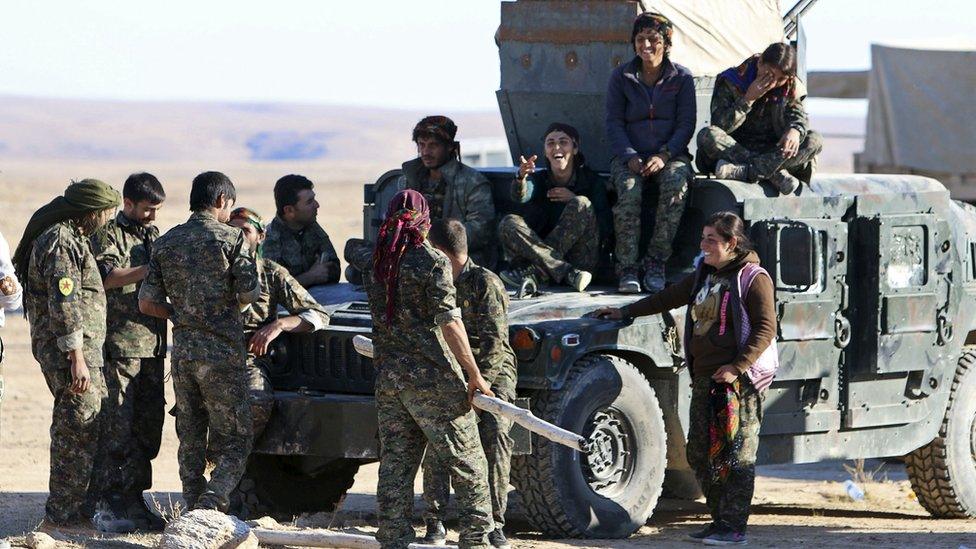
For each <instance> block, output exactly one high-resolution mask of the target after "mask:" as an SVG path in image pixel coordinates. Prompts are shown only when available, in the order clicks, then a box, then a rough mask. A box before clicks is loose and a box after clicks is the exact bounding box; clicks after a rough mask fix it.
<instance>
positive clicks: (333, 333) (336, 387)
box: [271, 328, 375, 394]
mask: <svg viewBox="0 0 976 549" xmlns="http://www.w3.org/2000/svg"><path fill="white" fill-rule="evenodd" d="M368 333H369V332H365V331H360V330H355V329H352V330H341V329H340V330H336V329H331V328H330V329H326V330H322V331H319V332H314V333H311V334H288V337H287V340H286V342H285V347H284V355H285V356H284V357H280V356H279V357H276V359H275V366H274V368H273V369H272V372H271V383H272V385H273V386H274V387H275V388H276V389H288V390H298V389H306V390H309V391H322V392H329V393H348V394H372V393H373V382H374V379H375V373H374V372H373V361H372V360H370V359H368V358H366V357H364V356H362V355H360V354H359V353H357V352H356V349H355V348H354V347H353V344H352V338H353V337H354V336H356V335H358V334H368Z"/></svg>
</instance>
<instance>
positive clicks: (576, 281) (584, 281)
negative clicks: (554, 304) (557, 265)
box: [566, 269, 593, 292]
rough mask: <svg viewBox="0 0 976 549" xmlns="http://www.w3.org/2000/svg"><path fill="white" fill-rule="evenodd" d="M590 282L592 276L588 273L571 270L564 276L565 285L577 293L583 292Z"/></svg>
mask: <svg viewBox="0 0 976 549" xmlns="http://www.w3.org/2000/svg"><path fill="white" fill-rule="evenodd" d="M592 280H593V275H592V274H590V273H589V271H581V270H579V269H573V270H572V271H570V272H569V274H568V275H566V284H567V285H569V286H570V287H571V288H573V289H574V290H576V291H577V292H582V291H583V290H585V289H586V287H587V286H589V285H590V281H592Z"/></svg>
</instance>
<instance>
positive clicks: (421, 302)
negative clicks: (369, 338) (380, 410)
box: [363, 241, 465, 391]
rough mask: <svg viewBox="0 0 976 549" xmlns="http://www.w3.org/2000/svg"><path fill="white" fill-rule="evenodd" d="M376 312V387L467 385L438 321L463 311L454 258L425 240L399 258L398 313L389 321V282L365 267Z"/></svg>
mask: <svg viewBox="0 0 976 549" xmlns="http://www.w3.org/2000/svg"><path fill="white" fill-rule="evenodd" d="M363 282H364V285H365V287H366V294H367V296H368V297H369V308H370V312H371V313H372V315H373V348H374V358H373V367H374V368H375V370H376V389H377V390H390V389H392V390H400V389H415V390H435V391H441V390H458V389H459V390H462V391H463V390H464V387H465V383H464V378H463V377H462V374H461V366H460V365H459V364H458V363H457V361H456V360H455V359H454V354H453V353H451V350H450V348H448V346H447V342H446V341H445V340H444V336H443V335H442V334H441V330H440V327H441V326H443V325H444V324H447V323H449V322H451V321H452V320H454V319H455V318H460V317H461V311H460V310H459V309H458V308H457V304H456V302H455V290H454V283H453V282H452V281H451V263H450V262H449V261H448V260H447V257H446V256H445V255H444V254H442V253H441V252H439V251H437V250H435V249H434V248H433V247H432V246H431V245H430V244H428V243H427V242H426V241H425V242H424V244H423V245H422V246H420V247H418V248H413V249H410V250H407V251H406V253H404V254H403V259H402V260H401V262H400V277H399V282H398V287H397V290H396V294H395V296H396V301H395V306H394V317H393V321H392V322H391V323H387V322H386V288H385V286H384V285H383V284H382V283H381V282H378V281H376V280H375V279H374V278H373V272H372V269H367V270H366V271H365V272H364V273H363Z"/></svg>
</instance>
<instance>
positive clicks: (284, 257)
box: [262, 217, 339, 283]
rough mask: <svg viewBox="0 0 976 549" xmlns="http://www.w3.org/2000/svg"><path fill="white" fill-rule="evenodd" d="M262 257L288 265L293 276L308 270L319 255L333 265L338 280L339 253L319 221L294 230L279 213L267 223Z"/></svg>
mask: <svg viewBox="0 0 976 549" xmlns="http://www.w3.org/2000/svg"><path fill="white" fill-rule="evenodd" d="M262 253H263V255H264V257H266V258H268V259H270V260H272V261H274V262H276V263H278V264H279V265H281V266H282V267H284V268H286V269H288V272H289V273H291V275H292V276H298V275H300V274H302V273H304V272H305V271H307V270H309V269H310V268H311V267H312V265H314V264H315V262H316V261H318V260H319V258H322V259H323V260H324V262H325V263H330V264H332V265H333V269H332V273H333V276H334V280H330V281H329V282H330V283H331V282H338V281H339V256H338V255H336V251H335V247H334V246H333V245H332V241H331V240H330V239H329V235H328V234H327V233H326V232H325V229H323V228H322V226H321V225H319V224H318V223H312V224H311V225H309V226H308V227H306V228H304V229H302V230H301V231H293V230H291V229H289V228H288V225H285V222H284V221H283V220H282V219H281V218H280V217H275V218H274V219H273V220H271V223H269V224H268V229H267V238H265V240H264V247H263V252H262Z"/></svg>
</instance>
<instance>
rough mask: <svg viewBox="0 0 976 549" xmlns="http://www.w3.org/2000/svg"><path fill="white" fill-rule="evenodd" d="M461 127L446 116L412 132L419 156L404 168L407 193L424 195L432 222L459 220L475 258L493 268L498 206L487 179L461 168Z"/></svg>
mask: <svg viewBox="0 0 976 549" xmlns="http://www.w3.org/2000/svg"><path fill="white" fill-rule="evenodd" d="M455 135H457V126H456V125H455V124H454V122H453V121H452V120H451V119H450V118H448V117H446V116H428V117H426V118H424V119H423V120H421V121H420V122H418V123H417V125H416V126H415V127H414V129H413V141H414V143H416V144H417V155H418V156H419V158H415V159H413V160H410V161H408V162H404V163H403V177H404V180H405V185H404V187H405V188H407V189H413V190H416V191H419V192H420V194H422V195H424V198H425V199H426V200H427V204H428V205H429V207H430V218H431V219H451V218H453V219H459V220H460V221H461V222H462V223H464V228H465V230H466V231H467V233H468V242H471V257H472V258H474V260H475V261H477V262H478V263H479V264H481V265H484V266H486V267H492V266H493V259H494V249H493V247H494V242H495V239H494V234H493V233H492V224H493V223H494V221H495V205H494V203H493V202H492V196H491V186H490V184H489V183H488V179H487V178H486V177H485V176H484V175H482V174H481V173H479V172H478V171H477V170H475V169H473V168H471V167H469V166H466V165H464V164H462V163H461V148H460V147H461V146H460V144H459V143H458V142H457V141H455V140H454V137H455Z"/></svg>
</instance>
